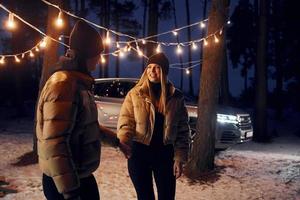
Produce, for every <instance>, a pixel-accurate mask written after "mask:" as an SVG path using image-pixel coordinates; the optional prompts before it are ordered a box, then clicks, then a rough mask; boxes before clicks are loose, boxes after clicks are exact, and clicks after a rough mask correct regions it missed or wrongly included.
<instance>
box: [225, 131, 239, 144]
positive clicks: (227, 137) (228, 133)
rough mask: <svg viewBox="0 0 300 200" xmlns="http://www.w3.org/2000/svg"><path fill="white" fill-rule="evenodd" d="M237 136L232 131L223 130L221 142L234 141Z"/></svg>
mask: <svg viewBox="0 0 300 200" xmlns="http://www.w3.org/2000/svg"><path fill="white" fill-rule="evenodd" d="M238 138H239V136H237V135H236V134H234V133H233V132H232V131H224V132H223V133H222V137H221V142H222V143H234V142H236V141H237V140H238Z"/></svg>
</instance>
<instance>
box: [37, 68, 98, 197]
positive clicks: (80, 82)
mask: <svg viewBox="0 0 300 200" xmlns="http://www.w3.org/2000/svg"><path fill="white" fill-rule="evenodd" d="M93 81H94V80H93V78H92V77H90V76H88V75H85V74H83V73H80V72H76V71H58V72H55V73H54V74H53V75H52V76H51V77H50V78H49V79H48V81H47V82H46V84H45V86H44V88H43V90H42V92H41V95H40V99H39V102H38V107H37V126H36V134H37V139H38V156H39V165H40V168H41V170H42V172H43V173H44V174H46V175H47V176H50V177H52V178H53V180H54V182H55V185H56V187H57V189H58V191H59V192H60V193H67V192H70V191H72V190H74V189H77V188H78V187H79V178H82V177H87V176H89V175H91V174H92V172H94V171H95V170H96V169H97V168H98V166H99V162H100V149H101V148H100V147H101V145H100V130H99V124H98V120H97V109H96V105H95V103H94V97H93V94H92V93H91V91H90V89H91V86H92V84H93Z"/></svg>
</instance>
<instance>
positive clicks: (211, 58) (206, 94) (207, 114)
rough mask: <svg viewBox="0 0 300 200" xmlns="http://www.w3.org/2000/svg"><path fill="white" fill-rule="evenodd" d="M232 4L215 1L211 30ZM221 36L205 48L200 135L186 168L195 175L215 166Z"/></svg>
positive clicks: (222, 44) (200, 102) (220, 23)
mask: <svg viewBox="0 0 300 200" xmlns="http://www.w3.org/2000/svg"><path fill="white" fill-rule="evenodd" d="M228 5H229V2H228V0H213V1H212V5H211V11H210V15H209V19H210V20H209V22H208V34H212V33H215V32H216V31H217V30H219V29H220V28H221V27H222V26H223V25H224V24H225V21H226V13H227V7H228ZM217 36H218V37H219V39H220V41H219V43H214V38H213V37H210V38H209V39H208V42H209V46H208V47H206V48H204V52H203V58H204V60H203V68H202V75H201V81H200V94H199V101H198V119H197V127H196V135H195V140H194V143H193V145H194V146H193V148H192V152H191V159H190V161H189V163H188V165H187V170H186V174H187V176H188V177H189V178H191V179H196V178H200V175H201V173H202V172H207V171H210V170H212V169H213V168H214V147H215V145H214V144H215V124H216V105H217V99H218V91H219V83H220V75H221V68H222V60H223V56H224V47H225V46H224V44H225V41H224V40H225V38H224V35H217ZM200 108H201V109H200Z"/></svg>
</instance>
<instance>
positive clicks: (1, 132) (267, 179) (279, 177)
mask: <svg viewBox="0 0 300 200" xmlns="http://www.w3.org/2000/svg"><path fill="white" fill-rule="evenodd" d="M286 127H288V128H285V130H283V129H282V127H281V129H280V127H279V129H278V130H279V133H280V132H282V131H285V132H293V131H295V130H294V129H292V128H291V126H286ZM298 127H299V126H298ZM287 129H289V130H287ZM279 135H280V134H279ZM0 143H1V145H0V155H1V160H0V198H1V197H2V198H3V199H7V200H8V199H14V200H15V199H16V200H17V199H20V200H23V199H31V200H40V199H44V197H43V193H42V187H41V172H40V170H39V168H38V165H37V164H33V165H27V166H19V165H17V164H16V163H17V162H18V160H19V157H20V156H22V155H24V154H25V153H27V152H30V150H31V146H32V123H31V121H30V120H20V121H0ZM216 165H217V167H216V169H217V170H216V173H215V174H214V175H213V178H212V177H211V178H210V181H209V182H206V183H203V182H201V183H200V182H196V183H195V182H194V183H191V182H190V181H189V180H188V179H187V178H186V177H182V178H180V179H179V180H178V181H177V191H176V199H178V200H202V199H203V200H222V199H224V200H231V199H232V200H244V199H247V200H248V199H267V200H269V199H276V200H288V199H291V200H295V199H297V200H300V137H297V136H295V135H294V134H289V135H288V136H285V137H282V136H279V137H276V138H274V139H273V142H272V143H270V144H257V143H254V142H250V143H247V144H241V145H236V146H234V147H233V148H231V149H229V150H227V151H223V152H221V153H219V154H218V155H217V156H216ZM95 176H96V179H97V182H98V185H99V190H100V193H101V199H103V200H131V199H136V195H135V191H134V188H133V186H132V184H131V181H130V179H129V177H128V173H127V167H126V160H125V158H124V156H123V155H122V154H121V153H120V152H118V151H116V150H115V149H113V148H111V147H104V148H103V151H102V157H101V166H100V168H99V169H98V170H97V171H96V172H95ZM1 191H2V192H1Z"/></svg>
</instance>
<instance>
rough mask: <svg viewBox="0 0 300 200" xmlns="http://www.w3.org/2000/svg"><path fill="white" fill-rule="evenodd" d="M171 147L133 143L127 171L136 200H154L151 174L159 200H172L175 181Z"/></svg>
mask: <svg viewBox="0 0 300 200" xmlns="http://www.w3.org/2000/svg"><path fill="white" fill-rule="evenodd" d="M173 155H174V149H173V146H172V145H167V146H162V147H152V146H147V145H143V144H141V143H137V142H133V144H132V156H131V158H130V159H128V171H129V175H130V178H131V180H132V182H133V185H134V187H135V190H136V193H137V197H138V200H154V199H155V198H154V190H153V183H152V173H153V175H154V179H155V183H156V186H157V193H158V199H159V200H174V198H175V188H176V179H175V176H174V175H173V164H174V161H173Z"/></svg>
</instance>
